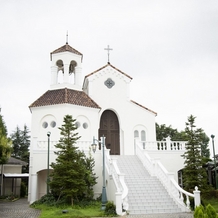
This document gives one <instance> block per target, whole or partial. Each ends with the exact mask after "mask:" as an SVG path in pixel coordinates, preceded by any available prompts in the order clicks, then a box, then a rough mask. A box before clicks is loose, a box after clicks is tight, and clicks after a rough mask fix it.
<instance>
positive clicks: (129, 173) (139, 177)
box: [116, 155, 181, 214]
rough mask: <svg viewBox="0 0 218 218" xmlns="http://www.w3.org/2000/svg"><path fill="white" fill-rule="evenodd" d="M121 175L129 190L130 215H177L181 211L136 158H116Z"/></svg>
mask: <svg viewBox="0 0 218 218" xmlns="http://www.w3.org/2000/svg"><path fill="white" fill-rule="evenodd" d="M116 158H117V165H118V168H119V170H120V172H121V173H124V174H125V182H126V185H127V187H128V189H129V192H128V203H129V211H128V212H129V213H130V214H154V213H178V212H181V210H180V209H179V208H178V206H177V205H176V204H175V203H174V201H173V199H172V198H171V197H170V196H169V194H168V193H167V191H166V189H165V188H164V187H163V185H162V184H161V182H160V181H159V180H158V179H157V178H156V177H152V176H150V174H149V173H148V171H147V170H146V169H145V167H144V166H143V164H142V163H141V161H140V160H139V159H138V157H137V156H134V155H132V156H131V155H130V156H116Z"/></svg>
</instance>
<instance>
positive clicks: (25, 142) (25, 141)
mask: <svg viewBox="0 0 218 218" xmlns="http://www.w3.org/2000/svg"><path fill="white" fill-rule="evenodd" d="M29 133H30V131H29V129H28V127H27V125H26V124H24V127H23V130H22V131H21V139H22V140H21V144H20V150H19V156H20V158H21V160H23V161H26V162H27V163H29V147H30V135H29Z"/></svg>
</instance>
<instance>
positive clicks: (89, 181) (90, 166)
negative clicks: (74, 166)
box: [81, 154, 97, 200]
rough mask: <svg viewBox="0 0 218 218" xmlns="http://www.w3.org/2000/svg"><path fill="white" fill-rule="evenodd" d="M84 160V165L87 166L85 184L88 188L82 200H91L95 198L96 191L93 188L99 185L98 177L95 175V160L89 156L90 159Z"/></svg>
mask: <svg viewBox="0 0 218 218" xmlns="http://www.w3.org/2000/svg"><path fill="white" fill-rule="evenodd" d="M83 160H84V165H85V166H86V170H87V171H86V174H85V182H86V186H87V190H86V192H85V193H83V194H82V196H81V198H82V199H84V198H86V199H88V200H91V199H93V197H94V190H93V186H94V185H95V184H97V176H96V174H95V173H94V166H95V160H94V158H93V157H92V156H91V154H89V157H87V158H85V159H83Z"/></svg>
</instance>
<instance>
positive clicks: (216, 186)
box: [211, 135, 218, 189]
mask: <svg viewBox="0 0 218 218" xmlns="http://www.w3.org/2000/svg"><path fill="white" fill-rule="evenodd" d="M214 137H215V135H211V138H212V145H213V160H214V172H215V189H217V188H218V185H217V175H216V174H217V172H216V157H215V148H214Z"/></svg>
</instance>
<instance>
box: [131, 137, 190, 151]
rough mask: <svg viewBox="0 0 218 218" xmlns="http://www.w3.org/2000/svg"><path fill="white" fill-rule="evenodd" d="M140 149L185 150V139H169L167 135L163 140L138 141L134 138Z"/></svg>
mask: <svg viewBox="0 0 218 218" xmlns="http://www.w3.org/2000/svg"><path fill="white" fill-rule="evenodd" d="M135 143H136V144H138V145H139V146H140V147H141V148H142V149H144V150H147V151H185V145H186V143H187V142H186V141H171V139H170V137H167V138H166V140H165V141H139V140H138V139H137V140H135Z"/></svg>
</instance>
